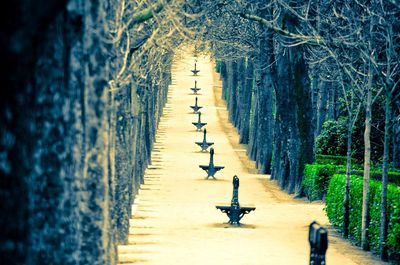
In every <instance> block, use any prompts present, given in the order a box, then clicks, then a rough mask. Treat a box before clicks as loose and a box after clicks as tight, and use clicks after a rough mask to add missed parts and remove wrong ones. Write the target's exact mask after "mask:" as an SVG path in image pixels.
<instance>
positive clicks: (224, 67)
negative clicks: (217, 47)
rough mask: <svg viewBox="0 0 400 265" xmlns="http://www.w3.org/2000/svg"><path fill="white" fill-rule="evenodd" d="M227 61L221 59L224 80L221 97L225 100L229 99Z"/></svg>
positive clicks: (222, 78)
mask: <svg viewBox="0 0 400 265" xmlns="http://www.w3.org/2000/svg"><path fill="white" fill-rule="evenodd" d="M227 64H228V63H227V62H225V61H221V70H220V72H221V80H222V94H221V97H222V99H224V100H225V101H227V96H226V95H227V92H226V91H227V87H228V71H227Z"/></svg>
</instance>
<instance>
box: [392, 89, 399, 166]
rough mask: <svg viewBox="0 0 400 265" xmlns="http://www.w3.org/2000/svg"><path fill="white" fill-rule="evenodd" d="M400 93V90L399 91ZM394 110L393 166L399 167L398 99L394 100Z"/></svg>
mask: <svg viewBox="0 0 400 265" xmlns="http://www.w3.org/2000/svg"><path fill="white" fill-rule="evenodd" d="M399 93H400V92H399ZM395 102H396V106H397V108H396V110H397V111H394V117H395V118H394V121H393V130H392V133H393V167H394V168H397V169H400V99H397V100H396V101H395Z"/></svg>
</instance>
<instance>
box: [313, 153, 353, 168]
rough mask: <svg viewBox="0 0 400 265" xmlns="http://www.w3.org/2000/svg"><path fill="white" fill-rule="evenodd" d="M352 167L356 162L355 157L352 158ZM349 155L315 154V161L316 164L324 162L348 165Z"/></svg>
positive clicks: (325, 163)
mask: <svg viewBox="0 0 400 265" xmlns="http://www.w3.org/2000/svg"><path fill="white" fill-rule="evenodd" d="M351 161H352V164H353V165H352V167H354V164H355V163H356V160H355V159H352V160H351ZM346 162H347V157H346V156H336V155H318V154H317V155H315V163H316V164H324V165H327V164H329V165H346Z"/></svg>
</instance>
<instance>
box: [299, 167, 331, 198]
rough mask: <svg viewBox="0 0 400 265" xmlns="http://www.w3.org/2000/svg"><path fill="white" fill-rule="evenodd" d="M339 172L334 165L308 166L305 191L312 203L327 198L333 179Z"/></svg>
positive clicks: (305, 176)
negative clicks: (330, 182) (329, 185)
mask: <svg viewBox="0 0 400 265" xmlns="http://www.w3.org/2000/svg"><path fill="white" fill-rule="evenodd" d="M336 172H337V166H334V165H318V164H314V165H306V166H305V169H304V181H303V191H304V193H305V195H306V196H307V198H308V199H309V200H310V201H313V200H322V199H324V198H325V196H326V192H327V189H328V184H329V181H330V179H331V177H332V176H333V175H334V174H335V173H336Z"/></svg>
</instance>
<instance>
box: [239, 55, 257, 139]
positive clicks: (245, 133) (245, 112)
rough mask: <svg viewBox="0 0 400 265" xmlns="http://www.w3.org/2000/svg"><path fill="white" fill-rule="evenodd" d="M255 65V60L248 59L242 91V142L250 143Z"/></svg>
mask: <svg viewBox="0 0 400 265" xmlns="http://www.w3.org/2000/svg"><path fill="white" fill-rule="evenodd" d="M253 78H254V67H253V60H252V59H251V58H248V59H247V65H246V74H245V82H244V85H243V91H242V106H241V116H240V117H241V120H242V121H241V126H240V130H239V132H240V140H239V141H240V143H241V144H248V143H249V133H250V110H251V96H252V89H253Z"/></svg>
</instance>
